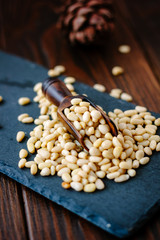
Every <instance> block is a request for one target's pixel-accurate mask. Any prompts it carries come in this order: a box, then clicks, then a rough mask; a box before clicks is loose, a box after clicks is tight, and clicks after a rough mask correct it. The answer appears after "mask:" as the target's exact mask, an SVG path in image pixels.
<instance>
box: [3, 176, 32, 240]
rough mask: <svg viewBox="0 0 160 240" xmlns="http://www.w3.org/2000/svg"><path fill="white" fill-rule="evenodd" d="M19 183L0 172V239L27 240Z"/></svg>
mask: <svg viewBox="0 0 160 240" xmlns="http://www.w3.org/2000/svg"><path fill="white" fill-rule="evenodd" d="M27 231H28V230H27V225H26V222H25V212H24V205H23V199H22V192H21V186H20V184H17V183H16V182H15V181H13V180H11V179H9V178H8V177H6V176H4V175H3V174H0V239H2V240H5V239H11V240H15V239H17V240H27V239H28V232H27Z"/></svg>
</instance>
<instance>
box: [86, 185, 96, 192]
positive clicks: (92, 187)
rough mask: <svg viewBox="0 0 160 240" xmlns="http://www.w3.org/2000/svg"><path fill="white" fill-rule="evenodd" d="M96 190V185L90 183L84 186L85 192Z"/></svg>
mask: <svg viewBox="0 0 160 240" xmlns="http://www.w3.org/2000/svg"><path fill="white" fill-rule="evenodd" d="M95 190H96V185H95V184H94V183H89V184H86V185H85V186H84V192H88V193H90V192H94V191H95Z"/></svg>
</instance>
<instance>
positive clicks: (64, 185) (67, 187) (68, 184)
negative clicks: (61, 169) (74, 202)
mask: <svg viewBox="0 0 160 240" xmlns="http://www.w3.org/2000/svg"><path fill="white" fill-rule="evenodd" d="M61 185H62V187H63V188H65V189H69V188H70V187H71V185H70V183H67V182H62V184H61Z"/></svg>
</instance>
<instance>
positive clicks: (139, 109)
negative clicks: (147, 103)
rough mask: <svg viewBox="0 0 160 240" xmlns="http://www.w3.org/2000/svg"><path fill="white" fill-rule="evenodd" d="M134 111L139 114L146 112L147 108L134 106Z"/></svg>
mask: <svg viewBox="0 0 160 240" xmlns="http://www.w3.org/2000/svg"><path fill="white" fill-rule="evenodd" d="M135 109H136V111H137V112H139V113H141V112H147V108H146V107H142V106H136V107H135Z"/></svg>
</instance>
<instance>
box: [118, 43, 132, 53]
mask: <svg viewBox="0 0 160 240" xmlns="http://www.w3.org/2000/svg"><path fill="white" fill-rule="evenodd" d="M118 51H119V52H120V53H124V54H126V53H129V52H130V51H131V47H130V46H128V45H120V46H119V47H118Z"/></svg>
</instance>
